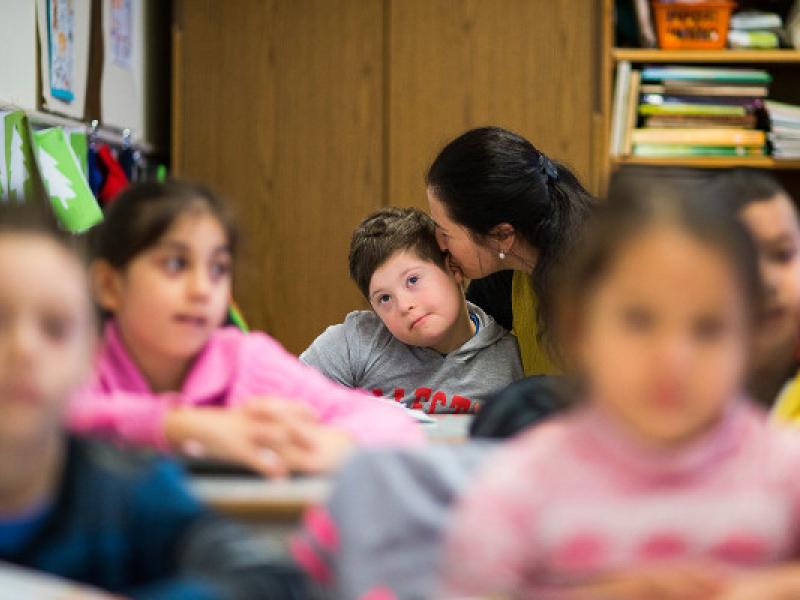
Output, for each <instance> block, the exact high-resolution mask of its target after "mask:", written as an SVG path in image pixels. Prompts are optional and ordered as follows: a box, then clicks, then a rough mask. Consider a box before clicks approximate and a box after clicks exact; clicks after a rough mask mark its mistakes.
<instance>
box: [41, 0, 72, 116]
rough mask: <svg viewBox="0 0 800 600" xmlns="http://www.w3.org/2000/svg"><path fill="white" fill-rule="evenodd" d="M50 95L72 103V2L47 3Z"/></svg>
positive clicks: (63, 0) (52, 0) (68, 0)
mask: <svg viewBox="0 0 800 600" xmlns="http://www.w3.org/2000/svg"><path fill="white" fill-rule="evenodd" d="M47 42H48V43H47V47H48V50H49V53H50V55H49V59H50V93H51V94H52V95H53V97H54V98H58V99H59V100H61V101H62V102H72V101H73V100H74V99H75V93H74V91H73V90H74V86H75V75H74V71H75V7H74V5H73V0H47Z"/></svg>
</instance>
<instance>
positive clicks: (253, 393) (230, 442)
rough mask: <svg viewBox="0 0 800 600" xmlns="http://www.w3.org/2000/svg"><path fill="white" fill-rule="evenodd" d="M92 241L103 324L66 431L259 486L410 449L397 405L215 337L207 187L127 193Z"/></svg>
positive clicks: (224, 260) (217, 212) (231, 332)
mask: <svg viewBox="0 0 800 600" xmlns="http://www.w3.org/2000/svg"><path fill="white" fill-rule="evenodd" d="M94 233H95V236H94V237H93V238H92V245H93V248H92V255H93V263H92V280H93V284H94V290H95V296H96V299H97V301H98V303H99V305H100V306H101V308H102V309H103V311H104V312H105V313H107V317H108V318H107V319H106V323H105V330H104V334H103V335H104V339H103V344H102V348H101V352H100V354H99V356H98V361H97V366H96V372H95V375H94V377H93V379H92V381H91V382H90V384H89V385H88V387H87V388H86V389H85V390H83V391H82V392H81V393H80V394H79V395H78V396H77V397H76V398H75V400H74V402H73V403H72V409H71V425H72V427H73V429H75V430H77V431H78V432H82V433H91V434H100V435H105V436H109V437H112V438H114V439H117V440H119V441H123V442H128V443H133V444H137V445H144V446H152V447H155V448H158V449H162V450H173V451H175V452H179V453H187V454H190V455H202V456H209V457H213V458H218V459H224V460H228V461H233V462H237V463H241V464H244V465H246V466H249V467H251V468H253V469H255V470H257V471H259V472H261V473H263V474H265V475H282V474H285V473H286V472H288V471H289V470H299V471H309V472H312V471H324V470H327V469H330V468H333V467H334V466H336V465H337V464H338V463H339V462H340V460H341V459H342V458H343V457H344V456H345V455H346V454H347V453H348V452H349V450H350V449H351V448H352V447H353V446H354V445H355V444H359V443H365V444H395V443H408V442H413V441H417V440H419V439H420V436H421V434H420V433H419V431H418V430H417V427H416V425H415V424H414V423H412V422H411V421H410V419H409V418H408V417H406V415H405V414H404V413H403V412H402V411H401V410H398V407H396V406H392V405H390V404H388V403H384V402H381V401H379V400H377V399H375V398H372V397H370V396H368V395H366V394H362V393H360V392H357V391H353V390H348V389H345V388H343V387H339V386H337V385H334V384H332V383H330V382H329V381H328V380H327V379H326V378H325V377H323V376H322V375H320V374H318V373H317V372H316V371H314V370H313V369H311V368H308V367H305V366H304V365H302V364H301V363H300V362H299V361H298V360H297V359H296V358H295V357H294V356H292V355H290V354H289V353H288V352H286V351H285V350H284V349H283V348H282V347H281V346H280V344H278V343H277V342H276V341H275V340H273V339H272V338H270V337H269V336H267V335H264V334H261V333H250V334H245V333H242V332H241V331H239V330H238V329H235V328H233V327H222V324H223V321H224V319H225V315H226V311H227V307H228V303H229V300H230V294H231V274H232V263H233V257H234V251H235V247H236V232H235V229H234V227H233V225H232V223H231V220H230V218H229V216H228V215H227V213H226V211H225V208H224V206H223V204H222V202H221V201H220V200H219V199H218V198H217V197H216V196H215V195H214V194H213V193H211V192H210V191H209V190H207V189H206V188H204V187H202V186H195V185H190V184H186V183H180V182H169V183H146V184H141V185H138V186H134V187H131V188H129V189H128V190H126V191H125V192H123V193H122V194H121V195H120V196H119V197H118V198H117V199H116V200H115V202H114V203H113V204H112V206H111V207H110V209H109V211H108V213H107V214H106V219H105V221H104V223H102V224H101V225H100V226H99V228H98V230H97V231H95V232H94Z"/></svg>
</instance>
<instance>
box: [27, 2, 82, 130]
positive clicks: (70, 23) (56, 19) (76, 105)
mask: <svg viewBox="0 0 800 600" xmlns="http://www.w3.org/2000/svg"><path fill="white" fill-rule="evenodd" d="M91 18H92V0H36V22H37V29H38V31H39V47H40V48H41V49H42V51H41V52H40V53H39V54H40V71H41V77H40V82H41V87H40V90H41V96H42V108H44V109H45V110H48V111H51V112H56V113H60V114H62V115H66V116H68V117H73V118H76V119H83V118H84V112H85V108H86V82H87V80H88V77H89V38H90V33H91Z"/></svg>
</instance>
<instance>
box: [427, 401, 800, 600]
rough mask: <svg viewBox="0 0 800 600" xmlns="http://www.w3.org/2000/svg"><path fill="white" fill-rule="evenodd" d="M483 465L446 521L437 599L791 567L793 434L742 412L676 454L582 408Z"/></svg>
mask: <svg viewBox="0 0 800 600" xmlns="http://www.w3.org/2000/svg"><path fill="white" fill-rule="evenodd" d="M483 464H484V465H485V468H483V469H482V472H481V474H480V475H479V476H478V477H477V478H476V481H475V482H474V484H473V485H472V487H471V488H470V489H468V490H467V492H466V493H465V494H464V497H463V499H462V501H461V503H460V506H459V508H458V509H457V511H456V513H455V515H454V516H453V520H452V529H451V531H450V535H449V539H448V541H447V543H446V550H445V557H444V561H443V573H444V587H445V591H443V593H442V594H441V595H439V596H437V598H440V597H441V598H464V597H467V596H481V597H482V596H484V595H491V594H499V595H504V594H507V595H510V596H511V597H513V598H537V599H547V598H561V597H563V595H564V591H565V589H568V586H569V584H575V583H585V582H589V581H592V580H593V579H595V578H597V577H600V576H603V575H606V574H608V573H609V572H614V571H616V570H620V569H621V570H623V571H624V570H625V569H636V568H640V567H645V566H653V565H659V564H664V563H667V564H669V563H683V564H686V563H690V564H703V563H708V564H709V565H714V566H716V567H717V568H719V569H722V570H723V571H724V572H729V570H733V571H735V570H737V569H740V568H746V567H758V566H762V565H768V564H773V563H776V562H780V561H785V560H790V559H797V558H798V556H800V477H798V471H799V470H800V433H798V432H797V431H792V430H785V431H782V430H776V429H772V428H771V427H770V426H769V425H768V424H767V423H766V422H765V419H764V415H763V414H762V413H761V412H760V411H757V410H756V409H754V408H752V407H750V406H748V405H746V404H744V403H740V402H737V403H735V404H734V405H732V406H731V407H730V409H729V410H728V412H727V413H726V415H725V416H724V418H723V419H722V420H721V422H720V423H719V424H718V425H716V426H715V427H714V428H713V429H711V430H710V431H709V432H708V433H707V434H705V435H704V436H703V437H702V438H701V439H699V440H697V441H695V442H693V443H692V444H690V445H688V446H686V447H683V448H680V449H674V450H666V449H661V450H659V449H656V448H653V447H646V446H643V445H642V444H641V443H640V442H638V441H637V440H634V439H633V438H632V437H631V436H630V434H628V433H626V432H624V431H622V429H621V428H620V427H619V426H618V425H617V424H616V423H613V422H612V421H611V418H610V417H608V416H607V415H604V414H602V413H600V412H599V410H598V409H593V408H591V407H586V408H579V409H577V410H576V411H575V412H574V413H573V414H569V415H565V416H562V417H558V418H554V419H552V420H551V421H549V422H547V423H544V424H542V425H540V426H538V427H535V428H533V429H531V430H530V431H529V432H526V433H524V434H522V435H520V436H519V437H517V438H516V439H515V440H514V441H512V442H511V443H510V444H508V445H506V446H504V447H503V448H501V449H500V450H498V451H497V452H496V454H494V455H493V456H492V457H491V458H488V459H486V461H485V462H484V463H483ZM562 586H563V587H562Z"/></svg>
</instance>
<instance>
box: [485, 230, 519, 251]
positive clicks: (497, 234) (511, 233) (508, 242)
mask: <svg viewBox="0 0 800 600" xmlns="http://www.w3.org/2000/svg"><path fill="white" fill-rule="evenodd" d="M516 234H517V232H516V231H515V230H514V226H513V225H511V224H510V223H498V224H497V225H495V226H494V227H492V228H491V229H490V230H489V236H490V237H492V238H494V239H495V240H497V243H498V248H497V250H498V251H499V252H505V253H508V251H509V250H511V248H512V247H513V246H514V241H515V239H516Z"/></svg>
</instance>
